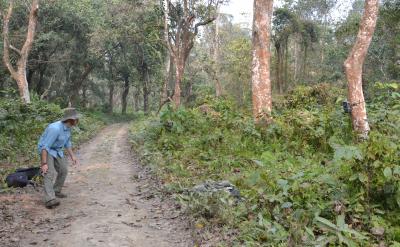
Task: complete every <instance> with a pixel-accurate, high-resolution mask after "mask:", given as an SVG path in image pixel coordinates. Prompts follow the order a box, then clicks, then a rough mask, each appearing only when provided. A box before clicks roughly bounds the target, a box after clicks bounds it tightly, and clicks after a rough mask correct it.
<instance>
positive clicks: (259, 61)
mask: <svg viewBox="0 0 400 247" xmlns="http://www.w3.org/2000/svg"><path fill="white" fill-rule="evenodd" d="M272 8H273V0H254V17H253V64H252V91H253V92H252V94H253V95H252V98H253V116H254V120H255V122H257V123H261V122H268V121H269V120H270V119H271V112H272V94H271V78H270V59H271V52H270V49H269V47H270V39H271V18H272V13H273V12H272V10H273V9H272Z"/></svg>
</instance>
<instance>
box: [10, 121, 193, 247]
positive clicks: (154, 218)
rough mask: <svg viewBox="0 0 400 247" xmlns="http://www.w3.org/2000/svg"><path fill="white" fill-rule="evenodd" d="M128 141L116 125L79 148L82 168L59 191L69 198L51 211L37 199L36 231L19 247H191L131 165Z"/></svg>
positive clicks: (181, 225)
mask: <svg viewBox="0 0 400 247" xmlns="http://www.w3.org/2000/svg"><path fill="white" fill-rule="evenodd" d="M127 135H128V125H127V124H115V125H111V126H108V127H107V128H105V129H104V130H103V131H101V133H99V135H98V136H97V137H95V138H94V139H92V140H91V141H90V142H88V143H87V144H86V145H83V146H82V148H81V149H80V150H79V151H78V159H79V160H80V162H81V166H80V167H78V168H70V171H69V175H68V178H67V181H66V184H65V188H64V190H63V192H64V193H66V194H68V198H65V199H61V205H60V206H59V207H58V208H56V209H54V210H48V209H45V208H44V207H43V206H42V205H43V204H42V202H40V201H38V199H36V207H37V209H36V212H35V213H36V214H37V215H36V216H35V217H34V218H35V219H34V222H35V223H36V226H35V227H33V228H32V229H31V231H30V232H28V233H25V234H24V236H23V237H22V238H21V239H20V240H19V241H18V242H19V246H24V247H25V246H56V247H86V246H87V247H91V246H107V247H112V246H115V247H123V246H129V247H131V246H138V247H151V246H157V247H163V246H185V247H186V246H193V244H192V242H190V240H189V239H190V233H189V232H188V230H187V229H188V227H187V223H185V221H184V220H182V219H181V217H180V216H179V214H180V213H179V211H178V210H176V209H175V206H174V204H173V203H171V201H169V200H168V199H167V200H166V201H163V199H162V198H161V195H160V194H159V193H157V191H155V190H154V188H152V187H153V186H154V183H153V182H152V181H151V179H150V178H149V173H148V171H145V170H143V167H140V166H139V165H138V164H137V163H136V162H135V161H134V159H133V157H132V154H131V151H130V145H129V143H128V140H127V139H128V138H127ZM152 184H153V185H152ZM37 204H41V205H37Z"/></svg>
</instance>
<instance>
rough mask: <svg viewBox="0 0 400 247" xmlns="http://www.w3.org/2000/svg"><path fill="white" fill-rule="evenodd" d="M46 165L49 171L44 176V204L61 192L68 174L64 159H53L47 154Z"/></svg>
mask: <svg viewBox="0 0 400 247" xmlns="http://www.w3.org/2000/svg"><path fill="white" fill-rule="evenodd" d="M47 165H48V166H49V169H48V171H47V173H46V174H45V175H44V194H45V198H44V199H45V201H46V202H48V201H51V200H53V199H55V198H56V195H55V193H58V192H61V189H62V187H63V185H64V182H65V179H66V177H67V173H68V165H67V162H66V161H65V159H64V158H60V157H57V158H54V157H53V156H51V155H50V154H48V156H47ZM54 178H55V179H56V181H55V182H54Z"/></svg>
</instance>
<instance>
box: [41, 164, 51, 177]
mask: <svg viewBox="0 0 400 247" xmlns="http://www.w3.org/2000/svg"><path fill="white" fill-rule="evenodd" d="M40 169H41V170H42V174H43V175H44V174H46V173H47V171H48V170H49V166H48V165H47V164H44V165H42V166H41V167H40Z"/></svg>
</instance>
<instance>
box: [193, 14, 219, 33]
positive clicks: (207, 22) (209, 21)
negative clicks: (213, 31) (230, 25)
mask: <svg viewBox="0 0 400 247" xmlns="http://www.w3.org/2000/svg"><path fill="white" fill-rule="evenodd" d="M216 19H217V18H216V17H212V18H209V19H207V20H205V21H202V22H199V23H197V24H196V25H195V26H194V34H195V35H197V34H198V33H199V27H201V26H205V25H208V24H210V23H211V22H213V21H215V20H216Z"/></svg>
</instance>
